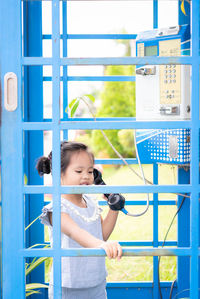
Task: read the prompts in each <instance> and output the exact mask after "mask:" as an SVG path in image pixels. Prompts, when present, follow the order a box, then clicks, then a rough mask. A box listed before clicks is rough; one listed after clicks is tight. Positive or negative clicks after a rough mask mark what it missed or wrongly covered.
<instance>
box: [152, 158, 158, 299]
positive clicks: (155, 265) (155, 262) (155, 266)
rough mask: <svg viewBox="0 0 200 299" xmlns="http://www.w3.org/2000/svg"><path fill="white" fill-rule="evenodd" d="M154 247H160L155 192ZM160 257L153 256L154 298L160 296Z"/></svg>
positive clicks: (156, 170)
mask: <svg viewBox="0 0 200 299" xmlns="http://www.w3.org/2000/svg"><path fill="white" fill-rule="evenodd" d="M153 183H154V184H158V164H156V163H154V164H153ZM153 247H156V248H157V247H158V194H157V193H154V194H153ZM158 267H159V263H158V257H157V256H154V257H153V298H155V299H158V298H159V288H158V283H159V281H158V280H159V277H158V271H159V269H158Z"/></svg>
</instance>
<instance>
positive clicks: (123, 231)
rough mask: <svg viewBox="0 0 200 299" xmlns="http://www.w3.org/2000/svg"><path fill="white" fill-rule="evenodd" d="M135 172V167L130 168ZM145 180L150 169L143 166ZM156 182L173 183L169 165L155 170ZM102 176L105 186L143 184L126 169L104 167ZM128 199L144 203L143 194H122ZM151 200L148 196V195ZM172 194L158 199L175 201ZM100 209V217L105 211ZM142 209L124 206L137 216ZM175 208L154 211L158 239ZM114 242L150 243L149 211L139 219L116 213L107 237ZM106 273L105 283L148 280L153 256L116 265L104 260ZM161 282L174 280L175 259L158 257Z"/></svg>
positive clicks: (174, 235)
mask: <svg viewBox="0 0 200 299" xmlns="http://www.w3.org/2000/svg"><path fill="white" fill-rule="evenodd" d="M133 168H134V169H135V170H136V171H137V172H138V173H140V172H139V169H138V166H136V165H135V166H133ZM144 173H145V177H146V178H147V179H149V180H150V181H152V174H153V170H152V166H151V165H145V166H144ZM159 176H160V179H159V183H160V184H166V185H167V184H169V185H171V184H175V183H176V169H175V168H174V167H172V166H169V165H161V166H160V167H159ZM103 177H104V178H105V181H106V183H107V184H108V185H133V184H135V185H141V184H143V182H142V181H141V180H140V179H139V178H138V177H137V176H136V175H134V174H133V173H131V171H130V170H129V169H128V168H127V167H126V166H123V167H120V168H118V169H114V168H105V170H104V172H103ZM123 195H124V196H125V198H126V199H127V200H128V199H129V200H136V199H137V200H145V199H146V194H123ZM150 198H152V195H150ZM175 198H176V197H175V196H174V195H172V194H169V193H165V194H160V195H159V199H160V200H162V199H165V200H166V199H175ZM107 209H108V208H107V207H105V208H104V214H106V210H107ZM143 209H144V206H127V210H128V211H130V212H131V213H139V212H141V211H142V210H143ZM175 212H176V206H160V207H159V209H158V223H159V240H160V241H163V239H164V237H165V234H166V232H167V229H168V227H169V225H170V222H171V220H172V217H173V215H174V214H175ZM110 239H112V240H118V241H141V240H142V241H151V240H152V239H153V208H152V207H150V208H149V210H148V212H147V213H146V214H145V215H143V216H141V217H128V216H125V215H124V214H123V213H120V214H119V218H118V222H117V225H116V227H115V229H114V231H113V233H112V235H111V237H110ZM176 239H177V232H176V220H175V221H174V224H173V225H172V228H171V230H170V232H169V234H168V240H176ZM106 266H107V270H108V277H107V281H152V279H153V257H123V258H122V259H121V261H120V262H117V261H115V260H109V259H106ZM160 278H161V280H165V281H167V280H169V281H171V280H174V279H175V278H176V257H162V258H161V262H160Z"/></svg>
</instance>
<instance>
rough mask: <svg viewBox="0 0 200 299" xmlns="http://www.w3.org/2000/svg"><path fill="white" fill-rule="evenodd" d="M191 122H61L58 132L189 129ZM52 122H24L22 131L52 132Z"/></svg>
mask: <svg viewBox="0 0 200 299" xmlns="http://www.w3.org/2000/svg"><path fill="white" fill-rule="evenodd" d="M191 126H192V122H191V121H189V120H188V121H177V122H174V121H164V122H160V121H148V122H147V121H115V120H113V121H74V120H73V121H71V120H70V121H61V122H60V123H59V124H58V127H59V128H60V130H86V129H89V130H100V129H102V130H115V129H119V130H120V129H141V128H142V129H158V128H159V129H166V130H167V129H187V128H188V129H189V128H191ZM53 128H54V123H53V122H52V123H51V122H24V123H22V129H23V130H53Z"/></svg>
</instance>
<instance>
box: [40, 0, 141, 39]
mask: <svg viewBox="0 0 200 299" xmlns="http://www.w3.org/2000/svg"><path fill="white" fill-rule="evenodd" d="M63 2H64V1H63ZM65 37H66V38H67V39H136V37H137V34H66V36H65V34H63V35H62V34H61V35H60V39H64V38H65ZM42 38H43V39H52V36H51V34H44V35H43V36H42Z"/></svg>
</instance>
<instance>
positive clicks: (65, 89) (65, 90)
mask: <svg viewBox="0 0 200 299" xmlns="http://www.w3.org/2000/svg"><path fill="white" fill-rule="evenodd" d="M62 8H63V57H67V1H63V2H62ZM67 76H68V67H67V65H63V118H64V120H67V119H68V114H67V113H66V108H67V107H68V78H67ZM63 137H64V139H66V140H67V139H68V130H64V132H63Z"/></svg>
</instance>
